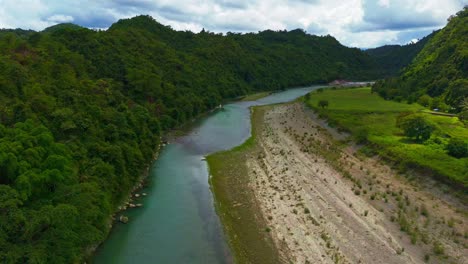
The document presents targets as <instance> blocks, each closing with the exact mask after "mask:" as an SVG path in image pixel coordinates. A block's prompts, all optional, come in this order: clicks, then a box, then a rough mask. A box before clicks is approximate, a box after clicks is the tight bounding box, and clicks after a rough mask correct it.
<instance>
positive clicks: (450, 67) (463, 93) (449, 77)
mask: <svg viewBox="0 0 468 264" xmlns="http://www.w3.org/2000/svg"><path fill="white" fill-rule="evenodd" d="M373 89H374V91H376V92H378V93H379V94H380V95H381V96H383V97H384V98H387V99H397V100H408V101H409V102H414V101H417V100H418V99H419V98H420V97H421V96H423V95H428V96H430V97H432V98H433V99H432V100H431V103H430V106H431V107H433V108H442V109H446V110H450V108H451V107H453V108H454V109H452V110H454V111H459V110H461V102H462V100H463V99H464V98H467V97H468V9H467V8H466V7H465V8H464V9H463V10H462V11H460V12H458V13H457V14H456V16H453V17H451V18H450V19H449V23H448V24H447V26H446V27H444V28H443V29H442V30H440V31H439V32H436V33H435V35H434V36H432V37H431V38H430V39H429V40H428V41H427V43H426V45H425V46H424V48H423V49H422V50H421V52H420V53H419V54H418V55H417V56H416V57H415V58H414V60H413V61H412V63H411V64H410V65H408V66H407V67H406V68H405V69H404V70H403V71H402V72H401V73H400V74H399V75H398V77H396V78H389V79H386V80H384V81H380V82H377V83H376V84H375V85H374V87H373ZM426 101H427V100H426Z"/></svg>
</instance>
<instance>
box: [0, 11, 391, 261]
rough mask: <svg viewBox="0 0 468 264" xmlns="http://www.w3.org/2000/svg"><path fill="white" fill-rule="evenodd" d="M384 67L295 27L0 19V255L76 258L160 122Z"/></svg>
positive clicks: (137, 170)
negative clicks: (240, 30) (96, 25)
mask: <svg viewBox="0 0 468 264" xmlns="http://www.w3.org/2000/svg"><path fill="white" fill-rule="evenodd" d="M384 72H385V71H384V70H383V69H381V68H380V67H379V65H378V63H377V62H376V61H375V60H374V59H373V58H372V57H371V56H369V55H367V54H365V53H364V52H362V51H361V50H359V49H355V48H347V47H345V46H342V45H341V44H340V43H339V42H338V41H337V40H335V39H334V38H333V37H331V36H324V37H318V36H312V35H308V34H306V33H305V32H304V31H302V30H293V31H263V32H259V33H258V34H253V33H250V34H234V33H228V34H226V35H221V34H214V33H211V32H207V31H204V30H203V31H202V32H200V33H198V34H195V33H192V32H177V31H174V30H172V29H171V28H170V27H167V26H163V25H161V24H159V23H157V22H156V21H155V20H153V19H152V18H151V17H149V16H139V17H135V18H132V19H126V20H121V21H119V22H117V23H115V24H114V25H112V26H111V27H110V28H109V29H108V30H106V31H94V30H90V29H86V28H82V27H79V26H76V25H72V24H61V25H57V26H54V27H51V28H48V29H46V30H44V31H42V32H34V31H26V30H19V29H18V30H1V31H0V100H1V102H2V104H1V105H0V120H1V124H0V149H1V151H0V262H2V263H76V262H81V261H82V260H83V259H84V258H86V256H87V255H89V254H90V253H91V251H92V250H93V248H94V247H95V246H96V245H97V244H99V243H100V242H101V241H103V240H104V238H105V237H106V235H107V233H108V231H109V224H110V215H111V214H112V213H113V212H114V211H115V210H116V208H117V207H118V205H119V203H120V202H121V201H122V199H123V198H124V197H125V196H126V195H127V194H128V192H129V190H130V189H131V187H132V186H133V184H134V183H135V181H136V180H137V178H138V177H139V176H140V175H141V174H142V172H143V171H144V170H145V168H146V167H147V166H148V165H149V164H150V162H151V159H152V157H153V152H154V151H155V149H156V147H157V146H158V144H159V143H160V137H161V135H162V133H163V132H164V131H167V130H169V129H171V128H174V127H176V126H178V125H181V124H183V123H184V122H186V121H188V120H191V119H192V118H194V117H197V116H198V115H200V114H202V113H204V112H206V111H208V110H209V109H212V108H214V107H215V106H217V105H219V104H220V103H222V102H223V101H224V100H228V99H233V98H236V97H239V96H242V95H245V94H248V93H250V92H253V91H261V90H277V89H285V88H288V87H293V86H302V85H308V84H312V83H326V82H328V81H330V80H333V79H337V78H347V79H351V80H368V79H375V78H379V77H381V76H383V75H384Z"/></svg>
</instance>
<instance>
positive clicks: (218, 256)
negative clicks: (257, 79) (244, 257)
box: [93, 86, 319, 264]
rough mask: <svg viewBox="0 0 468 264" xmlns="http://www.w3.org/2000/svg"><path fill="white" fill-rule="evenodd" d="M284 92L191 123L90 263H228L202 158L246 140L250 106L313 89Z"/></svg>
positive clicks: (164, 151) (167, 149) (284, 99)
mask: <svg viewBox="0 0 468 264" xmlns="http://www.w3.org/2000/svg"><path fill="white" fill-rule="evenodd" d="M318 87H319V86H311V87H307V88H297V89H290V90H286V91H284V92H279V93H274V94H272V95H270V96H268V97H265V98H262V99H259V100H257V101H253V102H236V103H231V104H227V105H225V106H224V109H223V110H219V111H217V112H214V113H213V114H211V115H209V116H207V117H205V118H203V119H201V120H199V121H197V122H195V124H194V125H193V126H192V128H191V129H190V131H189V132H188V133H186V134H185V135H184V136H181V137H179V138H176V139H175V140H174V142H171V143H170V144H168V145H167V146H166V147H164V148H163V149H162V150H161V153H160V155H159V158H158V159H157V160H156V161H155V162H154V164H153V165H152V168H151V170H150V175H149V185H148V186H147V187H146V188H145V189H144V190H142V192H146V193H148V196H146V197H144V198H142V199H141V200H140V201H139V203H140V202H141V203H143V207H141V208H138V209H130V210H129V211H126V212H125V215H128V216H129V219H130V222H129V223H128V224H120V223H117V224H115V226H114V228H113V230H112V231H111V233H110V235H109V237H108V239H107V240H106V241H105V242H104V243H103V244H102V245H101V247H100V248H99V249H98V251H97V252H96V255H95V257H94V259H93V263H112V264H114V263H115V264H118V263H163V264H166V263H169V264H178V263H181V264H185V263H190V264H202V263H203V264H212V263H213V264H214V263H232V258H231V254H230V252H229V247H228V245H227V243H226V240H225V237H224V234H223V229H222V226H221V223H220V221H219V218H218V216H217V215H216V211H215V206H214V201H213V196H212V193H211V190H210V186H209V183H208V166H207V163H206V161H204V158H203V157H204V156H206V155H208V154H210V153H213V152H217V151H220V150H227V149H230V148H233V147H235V146H237V145H240V144H241V143H242V142H244V141H245V140H246V139H247V138H248V137H249V136H250V112H249V107H250V106H253V105H266V104H274V103H282V102H288V101H292V100H294V99H296V98H298V97H300V96H302V95H304V94H306V93H307V92H309V91H311V90H313V89H316V88H318Z"/></svg>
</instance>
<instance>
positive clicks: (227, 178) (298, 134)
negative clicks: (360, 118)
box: [209, 103, 468, 263]
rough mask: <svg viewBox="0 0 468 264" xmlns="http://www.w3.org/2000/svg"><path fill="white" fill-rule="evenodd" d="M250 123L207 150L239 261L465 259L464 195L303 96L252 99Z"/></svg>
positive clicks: (353, 261)
mask: <svg viewBox="0 0 468 264" xmlns="http://www.w3.org/2000/svg"><path fill="white" fill-rule="evenodd" d="M252 124H253V128H252V129H253V139H251V140H250V141H248V142H247V143H246V144H244V145H243V146H241V147H238V148H236V149H234V150H232V151H228V152H223V153H220V154H216V155H214V156H211V157H209V164H210V171H211V173H212V174H213V175H214V177H213V181H212V183H213V188H214V192H215V196H216V200H217V202H218V211H219V213H220V215H221V218H222V221H223V223H224V224H225V225H226V230H227V232H228V235H229V237H230V240H231V245H232V247H233V250H234V251H235V253H236V254H237V255H238V257H237V260H238V261H239V262H242V263H244V262H252V263H267V262H265V261H264V260H265V259H262V257H264V256H270V258H271V259H270V260H271V262H268V263H274V262H282V263H286V262H294V263H359V262H362V263H423V262H433V263H440V262H448V263H450V262H454V263H467V261H468V259H467V255H468V254H467V253H468V252H467V250H466V245H467V230H466V225H465V221H466V205H464V204H461V203H458V202H457V201H456V200H452V199H448V198H447V197H444V198H443V199H442V197H439V196H438V195H436V194H434V193H433V192H432V191H430V190H427V189H424V188H422V187H421V186H419V185H418V184H417V183H415V182H408V181H407V180H406V179H405V178H404V177H401V176H399V175H398V174H397V173H396V172H395V171H393V170H392V169H391V168H389V167H388V166H386V165H385V164H382V163H381V162H380V161H379V160H378V159H377V158H365V157H362V156H359V155H356V153H355V151H354V148H352V147H347V146H344V145H342V146H340V145H339V144H338V143H337V142H336V141H335V140H334V138H333V137H332V136H331V135H330V133H329V132H327V130H325V129H323V128H322V127H321V126H323V123H321V122H318V121H314V119H313V118H312V116H311V115H310V113H309V112H308V110H307V109H304V107H303V105H302V104H301V103H294V104H285V105H277V106H267V107H261V108H256V109H255V111H254V113H253V115H252ZM272 255H273V256H272Z"/></svg>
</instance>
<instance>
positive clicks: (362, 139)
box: [354, 128, 369, 144]
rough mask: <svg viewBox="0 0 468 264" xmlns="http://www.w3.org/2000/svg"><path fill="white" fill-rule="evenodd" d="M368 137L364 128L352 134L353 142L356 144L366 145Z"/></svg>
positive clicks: (367, 132)
mask: <svg viewBox="0 0 468 264" xmlns="http://www.w3.org/2000/svg"><path fill="white" fill-rule="evenodd" d="M368 137H369V131H368V130H367V129H366V128H360V129H358V130H357V131H356V133H354V140H356V142H357V143H358V144H364V143H367V139H368Z"/></svg>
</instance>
